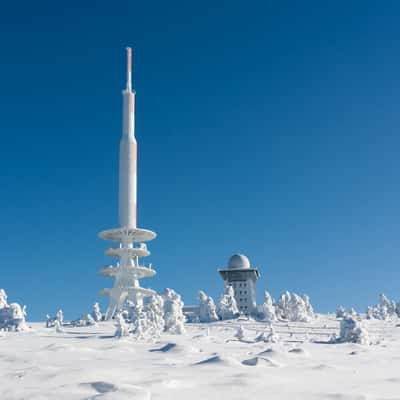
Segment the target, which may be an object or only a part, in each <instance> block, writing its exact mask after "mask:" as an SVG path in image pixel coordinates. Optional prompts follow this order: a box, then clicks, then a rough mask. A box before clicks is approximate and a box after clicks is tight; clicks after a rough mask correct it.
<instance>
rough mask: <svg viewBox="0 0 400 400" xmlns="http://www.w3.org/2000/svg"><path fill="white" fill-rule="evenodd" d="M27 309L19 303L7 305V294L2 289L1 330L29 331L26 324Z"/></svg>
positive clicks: (0, 300)
mask: <svg viewBox="0 0 400 400" xmlns="http://www.w3.org/2000/svg"><path fill="white" fill-rule="evenodd" d="M25 317H26V307H25V306H24V307H21V306H20V305H19V304H18V303H11V304H8V303H7V294H6V292H5V291H4V289H0V329H3V330H7V331H17V332H19V331H23V330H25V329H27V325H26V322H25Z"/></svg>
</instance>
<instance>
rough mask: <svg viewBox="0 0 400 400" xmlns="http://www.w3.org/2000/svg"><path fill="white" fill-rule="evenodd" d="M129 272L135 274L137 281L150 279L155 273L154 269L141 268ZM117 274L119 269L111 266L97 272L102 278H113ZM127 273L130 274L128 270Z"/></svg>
mask: <svg viewBox="0 0 400 400" xmlns="http://www.w3.org/2000/svg"><path fill="white" fill-rule="evenodd" d="M131 271H132V275H133V274H136V277H137V278H138V279H143V278H151V277H152V276H154V275H155V274H156V273H157V271H156V270H154V269H151V268H147V267H142V266H139V267H136V268H132V269H131ZM118 272H119V267H113V266H112V265H108V266H106V267H103V268H102V269H101V270H100V271H99V274H100V275H103V276H115V275H116V274H117V273H118ZM127 272H130V270H128V271H127Z"/></svg>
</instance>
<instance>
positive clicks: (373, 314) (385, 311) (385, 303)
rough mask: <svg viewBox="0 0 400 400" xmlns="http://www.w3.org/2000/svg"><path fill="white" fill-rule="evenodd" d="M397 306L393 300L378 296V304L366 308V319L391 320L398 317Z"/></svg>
mask: <svg viewBox="0 0 400 400" xmlns="http://www.w3.org/2000/svg"><path fill="white" fill-rule="evenodd" d="M397 307H398V306H397V305H396V303H395V302H394V301H393V300H390V299H388V298H387V297H386V296H385V295H384V294H381V295H379V302H378V304H376V305H375V306H371V307H368V309H367V318H368V319H372V318H375V319H381V320H387V319H393V318H396V317H398V316H399V314H398V308H397Z"/></svg>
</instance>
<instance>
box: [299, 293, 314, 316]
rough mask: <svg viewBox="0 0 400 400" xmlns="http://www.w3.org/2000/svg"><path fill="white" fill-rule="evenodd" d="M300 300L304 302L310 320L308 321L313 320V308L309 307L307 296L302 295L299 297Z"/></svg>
mask: <svg viewBox="0 0 400 400" xmlns="http://www.w3.org/2000/svg"><path fill="white" fill-rule="evenodd" d="M301 298H302V300H303V301H304V304H305V307H306V312H307V315H308V318H310V319H311V318H314V317H315V313H314V308H313V306H312V305H311V302H310V297H309V296H308V295H307V294H303V296H301Z"/></svg>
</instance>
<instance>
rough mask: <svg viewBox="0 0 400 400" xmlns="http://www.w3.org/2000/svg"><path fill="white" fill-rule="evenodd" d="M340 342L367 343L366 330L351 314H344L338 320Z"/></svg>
mask: <svg viewBox="0 0 400 400" xmlns="http://www.w3.org/2000/svg"><path fill="white" fill-rule="evenodd" d="M338 341H340V342H351V343H359V344H369V337H368V331H367V330H366V328H365V327H364V325H363V324H362V323H361V322H360V321H357V320H356V319H355V318H354V317H352V316H346V317H344V318H343V319H342V321H341V322H340V337H339V340H338Z"/></svg>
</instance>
